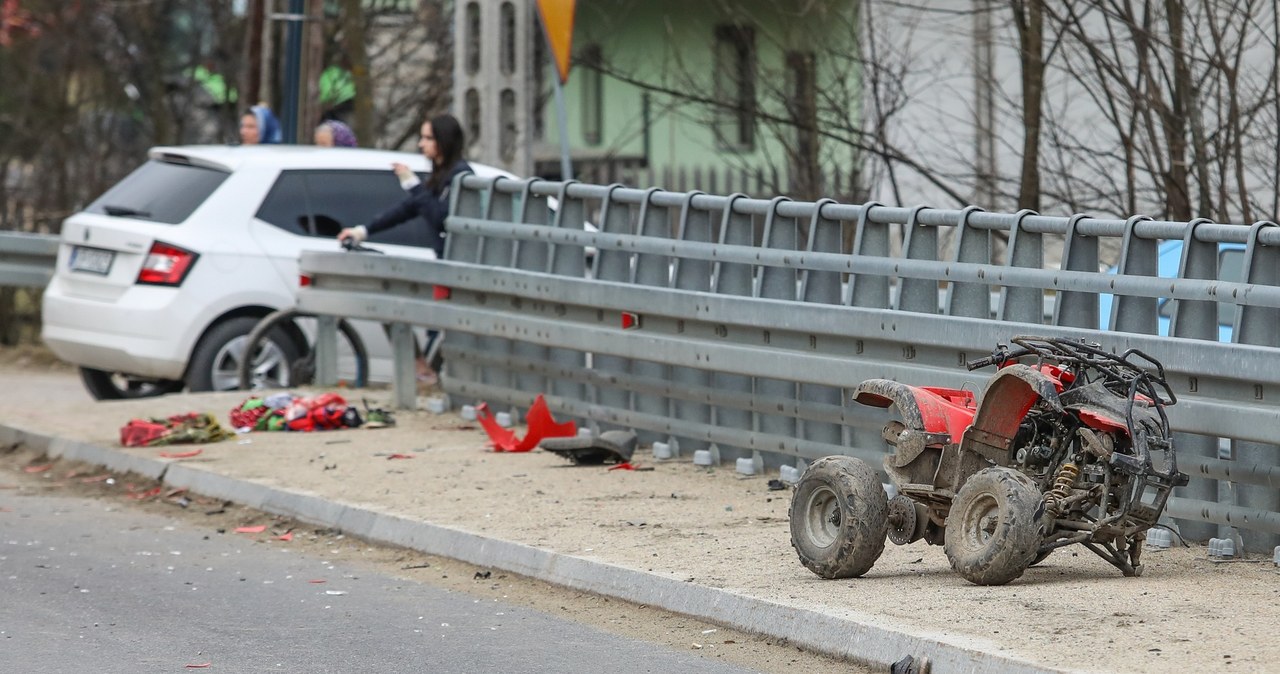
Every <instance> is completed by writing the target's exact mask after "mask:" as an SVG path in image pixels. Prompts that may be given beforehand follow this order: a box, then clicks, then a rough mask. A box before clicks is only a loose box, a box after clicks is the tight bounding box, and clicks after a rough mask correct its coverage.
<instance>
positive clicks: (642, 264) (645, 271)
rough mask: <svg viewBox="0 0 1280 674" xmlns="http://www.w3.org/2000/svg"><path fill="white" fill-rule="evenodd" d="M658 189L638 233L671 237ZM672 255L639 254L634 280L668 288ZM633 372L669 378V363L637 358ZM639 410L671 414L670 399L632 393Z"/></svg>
mask: <svg viewBox="0 0 1280 674" xmlns="http://www.w3.org/2000/svg"><path fill="white" fill-rule="evenodd" d="M660 193H661V190H659V189H658V188H656V187H654V188H650V189H649V190H648V191H647V192H645V196H644V201H643V202H642V203H641V204H640V215H639V217H638V218H637V222H636V227H637V232H636V233H637V234H638V235H640V236H644V237H652V238H663V239H669V238H671V214H670V213H669V212H668V211H667V209H666V208H665V207H662V206H658V205H655V204H654V203H653V202H654V196H655V195H657V194H660ZM670 263H671V258H669V257H667V256H666V255H653V254H648V253H637V254H636V263H635V271H634V272H633V274H634V276H633V282H634V283H635V284H636V285H641V286H650V287H656V288H666V287H667V286H668V285H669V284H670V283H671V267H670ZM631 371H632V372H633V373H634V374H635V375H637V376H639V377H643V378H646V379H649V380H652V381H668V380H669V378H668V377H667V366H666V365H663V364H661V363H655V362H653V361H648V360H639V359H636V360H633V361H632V362H631ZM632 404H633V405H634V406H635V411H636V412H639V413H641V414H649V415H654V416H665V415H667V414H668V412H669V409H668V405H669V403H668V400H667V398H666V397H664V396H660V395H655V394H652V393H636V394H635V395H634V396H632ZM636 438H637V440H639V441H640V442H642V443H645V444H651V443H653V442H655V441H658V440H663V441H665V440H668V439H670V438H669V437H668V436H667V435H665V434H662V433H659V432H656V431H651V430H639V431H637V433H636ZM680 450H681V448H680V446H679V445H678V444H677V445H675V446H673V447H672V451H673V455H678V452H679V451H680Z"/></svg>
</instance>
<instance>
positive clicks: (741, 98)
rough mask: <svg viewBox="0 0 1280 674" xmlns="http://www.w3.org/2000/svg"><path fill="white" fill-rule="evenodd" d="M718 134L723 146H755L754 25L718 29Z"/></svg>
mask: <svg viewBox="0 0 1280 674" xmlns="http://www.w3.org/2000/svg"><path fill="white" fill-rule="evenodd" d="M713 67H714V68H715V72H714V74H713V79H714V80H715V93H716V100H717V101H719V102H720V106H719V107H718V109H717V112H716V115H715V129H716V137H717V139H718V140H719V142H720V145H721V147H723V148H725V149H730V150H739V151H748V150H751V149H753V148H754V147H755V135H756V134H755V127H756V48H755V31H754V30H752V29H751V27H750V26H729V25H725V26H716V29H715V63H714V66H713Z"/></svg>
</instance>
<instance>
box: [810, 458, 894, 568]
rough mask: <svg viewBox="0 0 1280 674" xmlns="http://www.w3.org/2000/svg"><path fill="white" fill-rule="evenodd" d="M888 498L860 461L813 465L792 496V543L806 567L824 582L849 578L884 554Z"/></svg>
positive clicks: (828, 461)
mask: <svg viewBox="0 0 1280 674" xmlns="http://www.w3.org/2000/svg"><path fill="white" fill-rule="evenodd" d="M888 510H889V499H888V497H887V496H885V493H884V488H883V487H882V486H881V485H880V479H879V477H877V476H876V472H875V471H874V470H872V469H871V467H870V466H868V465H867V463H866V462H865V461H863V460H861V459H855V458H853V457H849V456H828V457H825V458H822V459H818V460H817V461H815V462H813V464H812V465H811V466H809V469H808V470H806V471H805V472H804V476H803V477H801V478H800V482H799V483H798V484H797V485H796V490H795V494H794V495H793V496H792V498H791V512H790V519H791V545H792V547H794V548H795V549H796V554H797V555H799V556H800V563H801V564H804V566H805V568H807V569H809V570H810V571H812V572H814V573H816V574H818V575H819V576H821V577H823V578H853V577H855V576H861V575H862V574H864V573H866V572H867V571H868V570H870V569H871V566H872V565H873V564H875V562H876V560H877V559H879V558H880V553H882V552H884V541H885V534H886V533H887V532H888V528H889V520H888Z"/></svg>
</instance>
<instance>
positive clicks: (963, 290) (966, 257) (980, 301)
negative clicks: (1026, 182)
mask: <svg viewBox="0 0 1280 674" xmlns="http://www.w3.org/2000/svg"><path fill="white" fill-rule="evenodd" d="M981 210H982V209H981V208H978V207H977V206H965V207H964V208H963V209H961V211H960V216H959V217H958V218H957V222H956V252H955V255H954V256H953V258H952V259H953V260H954V261H955V262H963V263H972V264H991V253H992V250H991V230H989V229H986V228H983V227H974V226H973V225H971V224H969V216H971V215H973V214H974V213H976V212H980V211H981ZM946 312H947V314H948V315H950V316H971V317H973V318H991V286H990V285H989V284H986V283H966V282H963V281H951V282H950V283H948V284H947V301H946Z"/></svg>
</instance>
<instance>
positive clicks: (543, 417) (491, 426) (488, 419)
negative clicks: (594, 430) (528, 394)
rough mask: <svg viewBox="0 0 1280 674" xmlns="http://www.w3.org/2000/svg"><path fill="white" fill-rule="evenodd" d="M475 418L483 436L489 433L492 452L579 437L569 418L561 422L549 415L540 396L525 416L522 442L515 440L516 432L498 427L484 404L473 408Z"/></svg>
mask: <svg viewBox="0 0 1280 674" xmlns="http://www.w3.org/2000/svg"><path fill="white" fill-rule="evenodd" d="M476 419H477V420H478V421H479V422H480V425H481V426H483V427H484V431H485V433H488V434H489V440H490V441H491V443H492V444H493V451H495V452H527V451H529V450H531V449H533V448H534V447H537V446H538V443H539V442H541V441H542V440H543V439H544V438H561V437H566V436H576V435H577V434H578V424H577V422H575V421H573V420H572V419H570V420H569V421H566V422H564V423H560V422H557V421H556V420H555V418H554V417H552V416H551V410H550V409H549V408H548V407H547V401H546V400H545V399H544V398H543V397H542V394H541V393H539V394H538V397H537V399H535V400H534V401H533V405H532V406H530V407H529V412H528V414H526V415H525V421H526V422H527V426H528V431H527V432H526V433H525V436H524V438H523V439H521V440H517V439H516V434H515V433H513V432H511V431H509V430H507V429H505V428H503V427H502V426H500V425H499V424H498V420H497V419H496V418H494V415H493V413H492V412H491V411H490V410H489V405H488V404H487V403H480V404H479V405H477V406H476Z"/></svg>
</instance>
